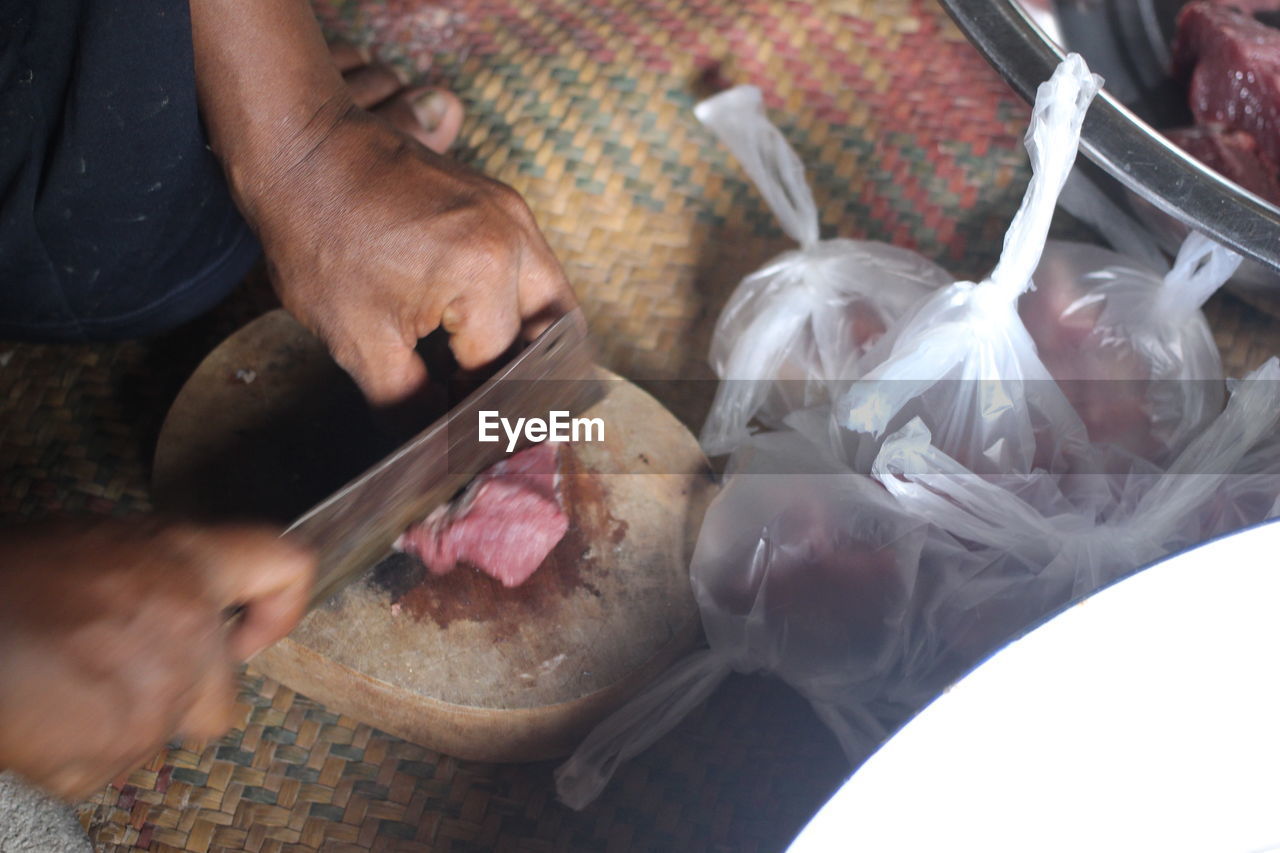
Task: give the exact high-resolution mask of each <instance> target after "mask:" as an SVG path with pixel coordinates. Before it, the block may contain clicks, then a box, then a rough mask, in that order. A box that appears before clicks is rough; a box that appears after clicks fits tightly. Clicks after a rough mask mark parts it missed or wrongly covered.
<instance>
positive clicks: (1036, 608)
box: [873, 358, 1280, 662]
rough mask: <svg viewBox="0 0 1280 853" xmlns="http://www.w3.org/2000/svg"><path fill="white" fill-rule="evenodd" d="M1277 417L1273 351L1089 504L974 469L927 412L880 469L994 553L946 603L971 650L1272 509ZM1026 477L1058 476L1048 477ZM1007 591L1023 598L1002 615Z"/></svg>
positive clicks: (899, 436) (923, 509)
mask: <svg viewBox="0 0 1280 853" xmlns="http://www.w3.org/2000/svg"><path fill="white" fill-rule="evenodd" d="M1278 426H1280V360H1277V359H1275V358H1272V359H1271V360H1269V361H1268V362H1267V363H1266V364H1264V365H1263V366H1262V367H1260V368H1259V369H1258V370H1256V371H1254V372H1253V373H1252V374H1250V376H1249V377H1247V378H1246V379H1245V380H1243V381H1241V382H1240V383H1238V384H1237V385H1236V387H1235V389H1234V391H1233V393H1232V395H1231V398H1230V400H1229V402H1228V404H1227V406H1226V408H1225V409H1224V410H1223V411H1222V412H1221V413H1220V414H1219V415H1217V416H1216V417H1215V418H1213V419H1212V421H1211V422H1210V423H1209V424H1208V425H1207V427H1206V428H1205V429H1203V430H1202V431H1201V432H1200V433H1199V434H1198V435H1197V436H1196V437H1195V438H1194V439H1192V440H1191V441H1190V442H1189V443H1188V444H1187V446H1186V447H1185V448H1184V449H1183V450H1182V451H1181V452H1180V453H1179V454H1178V455H1177V456H1176V457H1175V458H1174V460H1173V461H1172V463H1171V464H1170V465H1169V466H1168V467H1167V468H1163V469H1162V468H1158V467H1156V466H1153V465H1150V464H1149V463H1146V462H1145V461H1144V460H1141V459H1136V458H1133V457H1129V461H1130V463H1131V466H1130V468H1129V469H1128V470H1127V471H1126V472H1124V473H1123V474H1121V475H1119V476H1117V474H1116V473H1115V472H1112V473H1109V474H1108V475H1107V478H1108V479H1109V480H1111V481H1112V483H1111V486H1112V487H1111V488H1110V489H1109V490H1108V491H1107V498H1106V499H1105V500H1103V501H1100V502H1099V503H1097V504H1095V505H1092V506H1088V507H1085V508H1081V509H1073V507H1072V502H1071V501H1070V500H1068V498H1067V496H1065V495H1061V496H1059V499H1058V500H1057V501H1054V500H1052V499H1051V498H1048V497H1046V496H1045V495H1043V494H1041V495H1037V496H1036V497H1035V499H1028V496H1027V495H1025V494H1019V489H1018V488H1016V487H1011V485H1013V484H1012V483H1011V482H1010V481H1009V480H1004V481H1001V480H1000V479H999V478H991V477H984V476H980V475H977V474H975V473H974V472H972V471H970V470H968V469H967V468H966V467H965V466H964V465H962V464H960V463H959V462H957V461H956V460H955V459H953V458H951V457H950V456H948V455H947V454H946V453H944V452H943V451H941V450H939V449H938V448H937V447H936V446H935V444H934V443H933V441H932V436H931V435H930V433H929V430H928V428H927V427H926V426H925V425H924V424H923V423H922V422H920V421H919V420H915V421H912V422H911V423H909V424H907V425H906V426H905V427H904V428H903V429H902V430H900V431H898V432H897V433H895V434H894V435H893V436H891V437H890V438H889V439H888V440H886V441H885V443H884V445H883V447H882V448H881V451H880V455H879V456H878V457H877V459H876V463H875V466H874V469H873V475H874V476H875V478H876V479H877V480H879V481H880V482H881V483H882V484H884V486H885V487H886V488H887V489H888V491H889V492H890V493H891V494H892V495H893V496H894V498H895V500H896V505H897V506H898V507H899V508H900V509H901V510H903V511H904V512H907V513H909V514H911V515H913V516H915V517H916V518H919V519H921V520H922V521H927V522H928V523H929V524H931V525H933V526H935V527H937V528H941V529H943V530H945V531H947V532H948V533H949V534H951V535H952V536H955V537H956V538H957V539H959V540H961V541H964V542H967V543H971V544H973V545H975V546H978V547H981V548H985V549H988V550H989V552H990V553H991V554H992V555H993V558H994V559H993V560H992V561H991V563H990V564H989V566H988V569H987V570H985V571H984V576H983V578H982V579H981V580H982V581H984V582H985V583H980V584H971V585H967V586H966V587H964V588H959V589H958V590H957V593H956V594H957V596H959V598H960V600H959V601H958V602H956V603H952V604H949V605H947V606H946V607H944V608H943V611H944V612H946V613H949V614H953V615H957V616H960V617H961V620H960V622H959V623H957V624H958V630H957V631H956V634H955V636H954V638H953V642H952V645H953V646H955V647H956V649H957V650H958V651H959V653H960V654H962V655H967V656H970V657H972V656H974V655H979V654H984V653H986V652H987V651H990V650H991V648H994V645H995V644H998V642H1000V641H1002V640H1003V639H1007V637H1008V634H1009V633H1010V632H1011V631H1015V630H1019V629H1021V628H1023V627H1026V626H1027V625H1028V624H1030V622H1031V621H1032V620H1033V619H1034V618H1035V617H1037V616H1041V615H1045V614H1047V613H1049V612H1051V611H1052V610H1053V609H1054V608H1056V607H1058V606H1061V605H1063V604H1066V603H1067V602H1068V601H1070V600H1072V599H1074V598H1078V597H1080V596H1082V595H1085V594H1087V593H1090V592H1092V591H1094V590H1096V589H1098V588H1099V587H1101V586H1102V585H1104V584H1107V583H1110V582H1111V581H1114V580H1116V579H1117V578H1120V577H1123V576H1124V575H1127V574H1128V573H1130V572H1132V571H1134V570H1135V569H1137V568H1140V567H1141V566H1144V565H1146V564H1148V563H1150V562H1151V561H1153V560H1155V559H1157V558H1159V557H1162V556H1164V555H1166V554H1169V553H1172V552H1173V551H1176V550H1179V549H1182V548H1186V547H1189V546H1191V545H1193V544H1195V543H1197V542H1200V541H1202V540H1203V539H1204V538H1207V537H1208V536H1211V535H1215V534H1217V533H1222V532H1226V531H1227V530H1233V529H1237V528H1239V527H1241V526H1244V525H1247V524H1253V523H1257V522H1259V521H1263V520H1265V519H1266V518H1269V517H1271V516H1272V515H1274V513H1275V511H1276V509H1277V506H1276V504H1277V497H1280V479H1276V476H1275V475H1276V474H1277V473H1278V472H1280V452H1277V450H1276V444H1277V438H1276V430H1277V427H1278ZM1025 482H1026V483H1027V484H1028V485H1034V488H1036V489H1041V490H1042V489H1045V488H1050V489H1052V488H1055V487H1056V484H1057V481H1056V480H1055V479H1054V478H1051V477H1045V476H1038V477H1034V478H1033V479H1030V480H1027V481H1025ZM1046 507H1051V508H1050V509H1046ZM1001 600H1003V601H1004V602H1006V603H1007V602H1016V604H1017V606H1016V607H1015V608H1014V609H1013V611H1011V612H1008V613H1006V614H1005V615H1003V616H1002V615H1000V614H1001V613H1002V612H1003V611H1002V608H1001V607H1000V605H999V602H1000V601H1001ZM993 603H994V604H995V606H994V609H993V608H992V606H991V605H992V604H993ZM983 605H986V612H984V610H983ZM979 616H980V617H981V618H980V619H979V618H978V617H979ZM962 637H963V638H964V640H963V642H961V641H960V640H961V638H962ZM967 644H968V645H967ZM971 662H972V661H971Z"/></svg>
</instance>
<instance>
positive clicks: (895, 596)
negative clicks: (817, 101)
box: [556, 431, 976, 807]
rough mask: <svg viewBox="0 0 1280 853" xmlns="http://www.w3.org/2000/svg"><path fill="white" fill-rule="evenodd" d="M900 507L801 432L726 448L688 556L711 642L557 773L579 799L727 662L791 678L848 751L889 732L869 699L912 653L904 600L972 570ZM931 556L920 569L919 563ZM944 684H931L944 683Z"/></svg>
mask: <svg viewBox="0 0 1280 853" xmlns="http://www.w3.org/2000/svg"><path fill="white" fill-rule="evenodd" d="M926 538H927V525H926V524H924V523H922V522H920V521H918V520H916V519H914V518H911V517H910V516H908V515H906V514H904V513H902V512H901V511H900V510H899V509H898V508H897V507H896V506H895V505H894V502H893V500H892V499H891V498H890V496H889V494H888V493H887V492H886V491H885V490H884V489H883V488H882V487H881V486H879V485H878V484H877V483H875V482H874V481H873V480H871V479H870V478H869V477H866V476H865V475H860V474H855V473H853V472H852V471H849V470H848V469H845V468H842V466H841V465H840V463H839V462H838V461H837V460H834V459H832V458H831V457H829V456H827V455H826V454H824V453H823V452H822V451H820V450H819V449H818V448H817V447H815V446H814V445H812V444H811V443H809V442H808V441H807V440H806V439H805V438H804V437H802V436H800V435H799V434H798V433H795V432H790V431H782V432H771V433H763V434H760V435H757V436H754V437H752V438H751V439H749V440H748V441H747V442H746V443H745V444H744V445H743V446H742V447H740V448H739V449H738V450H737V451H735V452H734V454H733V457H732V459H731V467H730V472H729V475H728V479H727V482H726V484H725V486H724V488H723V489H722V490H721V492H720V494H719V495H717V497H716V499H715V501H714V502H713V503H712V505H711V507H710V508H709V509H708V511H707V515H706V519H705V521H704V522H703V526H702V530H701V532H700V533H699V536H698V543H697V547H696V550H695V552H694V556H693V561H692V565H691V568H690V574H691V579H692V582H693V589H694V593H695V596H696V598H697V600H698V606H699V609H700V611H701V614H702V622H703V627H704V629H705V632H706V636H707V642H708V645H709V649H708V650H707V651H705V652H700V653H697V654H695V655H693V656H691V657H690V658H689V659H687V660H686V661H684V662H682V663H681V664H679V665H677V666H676V667H674V668H673V669H672V670H671V671H669V672H668V673H666V674H664V675H663V676H660V677H659V679H658V680H656V681H655V682H654V683H653V684H651V685H650V686H649V687H647V688H646V689H645V690H644V691H643V692H642V693H641V694H640V696H638V697H637V698H636V699H635V700H633V701H632V702H630V703H628V704H627V705H626V706H624V707H623V708H622V709H621V710H620V711H618V712H615V714H614V715H613V716H611V717H610V718H609V719H608V720H606V721H605V722H604V723H602V724H601V725H600V726H599V727H597V729H596V730H595V731H593V732H592V733H591V734H590V735H589V736H588V737H587V739H586V740H585V741H584V742H583V744H582V745H581V746H580V747H579V749H578V750H577V751H576V752H575V753H574V755H573V756H572V757H571V758H570V760H569V761H567V762H566V763H565V764H564V765H563V766H562V767H561V768H560V769H559V770H558V771H557V774H556V777H557V789H558V791H559V793H560V797H561V799H562V800H564V801H565V802H566V803H568V804H569V805H571V806H575V807H581V806H582V805H584V804H585V803H587V802H589V801H590V800H592V799H594V798H595V796H596V795H597V794H598V793H599V791H600V789H601V788H602V787H603V786H604V784H605V783H606V782H607V780H608V778H609V776H610V775H612V773H613V770H614V768H615V767H616V765H617V763H618V762H619V761H621V760H624V759H626V758H628V757H630V756H632V755H635V754H636V753H638V752H639V751H641V750H642V749H644V748H645V747H647V746H648V745H649V744H651V743H653V742H654V741H655V740H657V739H658V738H659V737H661V736H662V735H663V734H665V733H666V732H667V731H668V730H669V729H670V728H671V727H673V726H674V725H675V724H676V723H677V722H679V720H680V719H682V718H683V717H684V715H685V714H687V713H688V712H689V711H690V710H692V709H693V708H694V707H696V706H697V705H698V704H699V703H700V702H702V701H703V700H704V699H705V698H706V697H707V696H708V695H709V694H710V693H711V692H712V691H713V690H714V689H715V687H716V686H718V685H719V683H720V682H721V681H722V680H723V679H724V677H725V676H726V675H727V674H728V673H729V672H731V671H735V670H736V671H738V672H755V671H765V672H768V673H771V674H773V675H776V676H778V677H780V678H782V679H783V680H785V681H787V682H788V683H789V684H791V685H792V686H793V687H795V688H796V689H797V690H798V691H799V692H800V693H801V694H802V695H804V696H805V697H806V698H808V699H809V700H810V702H812V704H813V706H814V708H815V710H816V711H817V713H818V715H819V716H820V717H821V718H822V719H823V721H824V722H826V723H827V724H828V726H829V727H830V728H831V729H832V730H833V731H834V732H835V733H836V735H837V737H838V738H839V739H840V742H841V745H842V746H843V747H844V749H845V751H846V753H847V754H848V755H849V757H850V760H855V761H856V760H861V759H862V758H864V757H865V756H866V755H867V754H868V752H869V751H870V750H871V749H872V748H874V746H875V745H876V744H877V743H878V742H879V741H880V740H881V739H882V738H883V737H884V736H885V735H886V734H887V731H888V726H887V724H886V722H885V720H886V718H887V719H889V720H892V721H897V720H898V719H899V718H900V715H899V713H897V712H889V713H885V712H884V711H883V709H881V708H880V707H879V705H880V704H883V703H879V702H878V701H877V697H879V696H880V695H881V694H882V693H883V688H884V683H885V682H886V680H888V679H889V677H890V674H891V673H893V672H894V671H895V670H897V669H899V668H900V667H901V666H902V661H904V660H906V659H908V658H909V657H910V656H909V655H908V654H907V653H906V648H907V646H908V645H909V644H910V643H912V641H913V637H914V636H915V635H914V634H913V631H912V629H911V625H910V622H911V620H912V619H913V618H914V617H913V610H915V609H918V608H920V607H921V606H922V603H926V604H925V605H923V606H927V602H930V601H934V600H940V599H943V598H945V597H946V595H945V592H946V590H945V588H946V587H950V586H956V585H959V584H960V583H962V582H963V579H964V577H963V576H964V574H965V573H966V572H972V571H975V570H976V567H974V565H973V563H972V561H971V560H970V559H969V558H968V555H967V554H966V552H965V551H964V549H963V548H961V547H960V546H959V545H957V544H955V543H954V542H953V541H952V540H951V539H950V537H948V536H946V535H945V534H939V535H936V536H935V538H934V539H933V540H932V541H926ZM926 561H927V564H928V566H929V569H928V572H927V574H928V576H927V577H925V578H921V577H920V575H921V572H922V565H924V564H925V562H926ZM942 686H945V685H943V684H938V685H936V687H937V688H938V689H941V687H942Z"/></svg>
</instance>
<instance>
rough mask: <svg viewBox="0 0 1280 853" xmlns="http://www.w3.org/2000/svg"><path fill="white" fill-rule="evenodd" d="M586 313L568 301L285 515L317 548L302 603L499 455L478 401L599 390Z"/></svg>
mask: <svg viewBox="0 0 1280 853" xmlns="http://www.w3.org/2000/svg"><path fill="white" fill-rule="evenodd" d="M586 328H587V324H586V319H585V318H584V317H583V314H582V310H581V309H580V308H575V309H574V310H573V311H571V312H570V313H568V314H566V315H565V316H563V317H561V318H560V319H558V320H556V321H555V322H554V323H553V324H552V325H551V326H550V327H549V328H548V329H547V330H546V331H545V332H543V333H542V334H541V335H540V336H539V337H538V338H537V340H535V341H534V342H533V343H531V344H529V345H528V346H527V347H525V348H524V350H522V351H521V352H520V354H519V355H517V356H516V357H515V358H514V359H513V360H512V361H511V362H510V363H509V364H507V365H506V366H504V367H503V368H502V369H500V370H499V371H498V372H497V373H496V374H494V376H493V377H492V378H490V379H489V380H488V381H487V382H485V383H484V385H482V386H481V387H480V388H479V389H477V390H476V391H475V392H474V393H472V394H471V395H469V396H468V397H467V398H466V399H465V400H463V401H462V402H461V403H459V404H458V405H456V406H454V407H453V408H452V409H450V410H449V413H448V414H447V415H446V416H445V417H443V418H441V419H440V420H438V421H436V422H435V423H433V424H432V425H431V426H429V427H427V428H426V429H425V430H423V431H422V432H421V433H419V434H418V435H417V436H416V437H415V438H413V439H411V440H410V441H408V442H407V443H405V444H404V445H403V446H402V447H401V448H400V449H399V450H396V451H395V452H394V453H392V454H391V455H389V456H387V457H386V458H385V459H383V460H382V461H381V462H379V463H377V464H376V465H374V466H373V467H372V468H370V469H369V470H368V471H366V472H365V473H364V474H362V475H360V476H359V477H357V478H356V479H355V480H353V481H351V482H350V483H348V484H347V485H345V486H343V487H342V488H341V489H339V490H338V491H336V492H335V493H334V494H332V495H331V496H329V497H328V498H326V499H325V500H324V501H322V502H320V503H319V504H318V505H316V506H315V507H314V508H313V509H311V510H310V511H308V512H307V513H305V514H304V515H303V516H302V517H300V518H299V519H298V520H297V521H295V522H294V523H293V524H292V525H291V526H290V527H289V529H288V530H286V531H285V533H284V535H285V536H287V537H290V538H293V539H296V540H299V541H301V542H302V543H304V544H305V545H307V546H309V547H311V548H313V549H314V550H315V551H316V552H317V555H318V568H317V572H316V581H315V585H314V587H313V589H312V593H311V600H310V604H309V606H308V610H310V609H312V608H314V607H316V606H317V605H318V604H320V603H322V602H323V601H325V600H327V599H328V598H329V597H330V596H332V595H333V594H334V593H335V592H337V591H338V590H339V589H341V588H342V587H343V586H345V585H346V583H347V582H348V581H350V580H352V579H354V578H356V577H358V576H359V575H361V574H363V573H364V572H365V571H366V570H368V569H370V568H372V566H373V565H374V563H375V562H376V561H377V560H378V559H380V558H381V557H382V556H383V555H384V554H385V553H386V552H387V551H388V550H389V549H390V547H391V545H392V543H394V542H395V540H396V538H397V537H398V536H399V535H400V534H401V533H402V532H404V529H405V528H406V527H408V526H409V525H410V524H412V523H413V522H415V521H418V520H420V519H422V518H423V517H425V516H426V515H427V513H429V512H430V511H431V510H433V509H435V508H436V507H437V506H440V505H441V504H443V503H445V502H446V501H448V500H449V499H450V498H452V497H453V496H454V494H456V493H457V491H458V490H459V489H460V488H461V487H462V486H463V485H465V484H466V483H467V482H468V481H469V480H471V479H472V478H473V477H474V476H475V475H476V474H477V473H479V472H480V471H482V470H484V469H485V468H487V467H488V466H489V465H491V464H493V463H494V462H497V461H499V460H500V459H502V458H503V457H505V456H506V455H507V452H506V447H507V445H506V441H505V440H502V441H498V442H493V443H487V442H480V441H479V440H478V419H479V413H480V411H482V410H496V411H497V412H499V413H501V416H502V417H506V418H511V419H514V418H517V417H546V416H547V413H548V412H550V411H552V410H566V411H569V412H571V413H574V414H577V413H580V412H581V411H582V410H584V409H586V408H587V407H588V406H590V405H591V403H593V402H594V401H595V400H596V399H598V398H599V396H600V388H599V383H598V382H596V381H594V379H593V373H592V358H591V351H590V346H589V344H588V340H587V332H586Z"/></svg>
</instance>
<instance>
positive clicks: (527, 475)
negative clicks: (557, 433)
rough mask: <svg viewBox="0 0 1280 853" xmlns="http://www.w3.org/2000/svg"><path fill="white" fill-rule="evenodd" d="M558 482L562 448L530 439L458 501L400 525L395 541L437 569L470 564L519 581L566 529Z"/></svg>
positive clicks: (507, 583)
mask: <svg viewBox="0 0 1280 853" xmlns="http://www.w3.org/2000/svg"><path fill="white" fill-rule="evenodd" d="M559 483H560V446H559V445H558V444H556V443H553V442H543V443H542V444H535V445H534V446H532V447H529V448H526V449H525V450H522V451H520V452H519V453H517V454H515V455H514V456H512V457H511V458H510V459H504V460H503V461H501V462H499V463H498V464H496V465H494V466H493V467H491V468H489V469H488V470H486V471H484V472H483V473H481V474H480V475H479V476H478V477H476V479H475V480H473V481H472V482H471V484H470V485H469V486H467V489H466V491H465V492H463V493H462V494H461V495H460V496H459V497H458V498H457V499H456V500H454V501H453V502H451V503H448V504H446V505H444V506H442V507H439V508H437V509H436V510H435V511H434V512H432V513H431V515H429V516H427V517H426V519H424V520H423V521H421V522H419V523H418V524H415V525H414V526H412V527H410V528H409V529H408V530H406V531H405V532H404V533H403V534H402V535H401V536H400V538H399V539H398V540H396V544H395V547H396V549H397V550H400V551H404V552H405V553H408V554H412V555H414V556H416V557H417V558H418V559H420V560H422V562H423V563H424V564H425V565H426V567H427V569H428V570H429V571H430V572H431V573H432V574H435V575H443V574H446V573H448V572H451V571H453V570H454V569H455V568H456V567H457V566H458V564H459V563H468V564H470V565H472V566H474V567H475V568H477V569H479V570H480V571H482V572H484V573H485V574H487V575H489V576H490V577H492V578H494V579H496V580H497V581H499V582H500V583H501V584H502V585H503V586H506V587H515V586H519V585H520V584H522V583H524V582H525V581H526V580H528V579H529V577H530V576H531V575H532V574H533V573H534V572H535V571H537V568H538V566H540V565H542V561H543V560H545V559H546V557H547V555H548V554H550V553H551V550H552V549H553V548H555V546H556V544H557V543H558V542H559V541H560V540H561V539H562V538H564V534H565V531H567V530H568V529H569V517H568V516H567V515H566V514H565V512H564V508H563V507H562V506H561V503H560V497H559V495H558V492H557V487H558V486H559Z"/></svg>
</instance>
